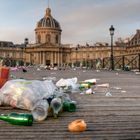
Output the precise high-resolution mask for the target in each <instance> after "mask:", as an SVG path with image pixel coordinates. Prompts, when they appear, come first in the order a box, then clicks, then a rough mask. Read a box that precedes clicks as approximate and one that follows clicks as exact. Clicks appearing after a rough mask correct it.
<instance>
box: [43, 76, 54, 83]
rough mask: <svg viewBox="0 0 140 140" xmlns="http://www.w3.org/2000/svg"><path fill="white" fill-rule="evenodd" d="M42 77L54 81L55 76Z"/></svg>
mask: <svg viewBox="0 0 140 140" xmlns="http://www.w3.org/2000/svg"><path fill="white" fill-rule="evenodd" d="M42 79H43V80H51V81H53V82H55V81H56V77H43V78H42Z"/></svg>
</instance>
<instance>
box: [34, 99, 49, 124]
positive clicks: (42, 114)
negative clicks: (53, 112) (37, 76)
mask: <svg viewBox="0 0 140 140" xmlns="http://www.w3.org/2000/svg"><path fill="white" fill-rule="evenodd" d="M48 109H49V104H48V101H47V100H46V99H42V100H39V101H38V102H37V103H36V104H35V105H34V107H33V109H32V115H33V118H34V120H36V121H43V120H45V119H46V118H47V115H48Z"/></svg>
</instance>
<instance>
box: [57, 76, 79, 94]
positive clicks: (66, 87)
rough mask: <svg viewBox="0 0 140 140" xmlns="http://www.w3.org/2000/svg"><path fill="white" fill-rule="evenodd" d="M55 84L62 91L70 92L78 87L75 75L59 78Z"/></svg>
mask: <svg viewBox="0 0 140 140" xmlns="http://www.w3.org/2000/svg"><path fill="white" fill-rule="evenodd" d="M56 86H57V87H58V88H60V89H62V91H64V92H71V91H74V90H77V89H78V87H79V86H78V84H77V77H74V78H68V79H63V78H61V79H60V80H59V81H57V82H56Z"/></svg>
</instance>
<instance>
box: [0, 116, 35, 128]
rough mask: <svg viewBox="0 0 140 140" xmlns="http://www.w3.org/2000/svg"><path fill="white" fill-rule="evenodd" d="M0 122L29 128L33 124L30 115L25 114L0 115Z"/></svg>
mask: <svg viewBox="0 0 140 140" xmlns="http://www.w3.org/2000/svg"><path fill="white" fill-rule="evenodd" d="M0 120H3V121H6V122H9V123H10V124H15V125H25V126H31V125H32V123H33V116H32V114H25V113H10V114H7V115H6V114H1V115H0Z"/></svg>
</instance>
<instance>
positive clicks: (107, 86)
mask: <svg viewBox="0 0 140 140" xmlns="http://www.w3.org/2000/svg"><path fill="white" fill-rule="evenodd" d="M96 87H103V88H109V83H105V84H100V85H96Z"/></svg>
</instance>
